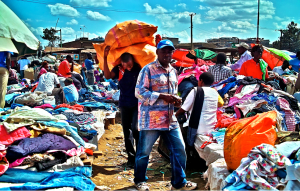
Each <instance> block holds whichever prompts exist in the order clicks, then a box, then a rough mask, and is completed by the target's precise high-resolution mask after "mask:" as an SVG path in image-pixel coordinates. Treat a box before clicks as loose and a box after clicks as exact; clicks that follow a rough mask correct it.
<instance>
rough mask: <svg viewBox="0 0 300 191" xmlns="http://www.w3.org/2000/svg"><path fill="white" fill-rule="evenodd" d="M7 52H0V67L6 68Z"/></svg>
mask: <svg viewBox="0 0 300 191" xmlns="http://www.w3.org/2000/svg"><path fill="white" fill-rule="evenodd" d="M7 53H8V52H0V67H3V68H7V67H6V56H7Z"/></svg>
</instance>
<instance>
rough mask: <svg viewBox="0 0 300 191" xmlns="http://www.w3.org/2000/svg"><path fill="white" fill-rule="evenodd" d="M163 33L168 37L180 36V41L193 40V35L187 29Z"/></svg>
mask: <svg viewBox="0 0 300 191" xmlns="http://www.w3.org/2000/svg"><path fill="white" fill-rule="evenodd" d="M161 34H163V36H167V37H173V38H179V41H180V42H190V41H191V36H190V35H189V33H187V31H181V32H171V31H162V32H161Z"/></svg>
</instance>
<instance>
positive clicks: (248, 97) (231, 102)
mask: <svg viewBox="0 0 300 191" xmlns="http://www.w3.org/2000/svg"><path fill="white" fill-rule="evenodd" d="M254 96H256V94H246V95H244V96H243V97H242V98H241V99H240V98H237V97H232V98H230V100H229V103H228V107H230V106H233V105H236V104H238V103H244V102H245V101H247V100H251V98H252V97H254Z"/></svg>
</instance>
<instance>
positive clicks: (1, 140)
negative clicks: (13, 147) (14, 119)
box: [0, 125, 31, 145]
mask: <svg viewBox="0 0 300 191" xmlns="http://www.w3.org/2000/svg"><path fill="white" fill-rule="evenodd" d="M30 136H31V134H30V132H29V131H28V130H27V129H26V128H25V127H21V128H18V129H16V130H14V131H13V132H11V133H7V131H6V129H5V127H4V126H3V125H0V144H3V145H10V144H12V143H13V142H14V141H17V140H20V139H23V138H26V137H30Z"/></svg>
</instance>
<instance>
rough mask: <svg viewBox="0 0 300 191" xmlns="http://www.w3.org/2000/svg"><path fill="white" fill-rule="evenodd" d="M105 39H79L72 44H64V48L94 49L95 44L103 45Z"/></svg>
mask: <svg viewBox="0 0 300 191" xmlns="http://www.w3.org/2000/svg"><path fill="white" fill-rule="evenodd" d="M103 42H104V38H103V37H97V38H93V39H88V38H87V37H81V38H78V39H75V40H74V41H71V42H65V43H63V44H62V47H64V48H94V47H93V43H103Z"/></svg>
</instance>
